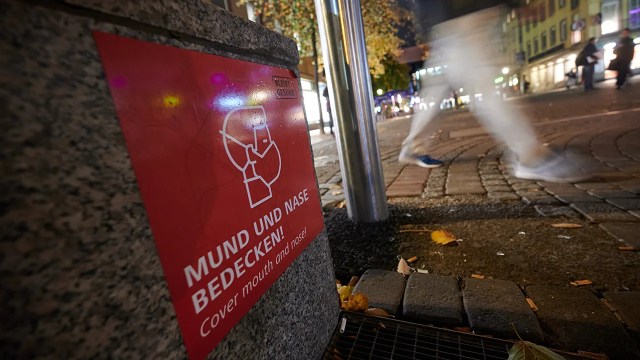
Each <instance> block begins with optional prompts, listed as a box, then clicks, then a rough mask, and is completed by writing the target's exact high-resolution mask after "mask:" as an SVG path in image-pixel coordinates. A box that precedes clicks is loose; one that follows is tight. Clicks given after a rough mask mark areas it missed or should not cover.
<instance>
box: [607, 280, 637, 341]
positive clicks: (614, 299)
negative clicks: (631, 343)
mask: <svg viewBox="0 0 640 360" xmlns="http://www.w3.org/2000/svg"><path fill="white" fill-rule="evenodd" d="M604 297H605V299H607V301H608V302H609V303H610V304H611V305H612V306H613V308H614V309H616V311H617V312H618V315H620V316H621V317H622V319H623V320H624V322H625V324H626V326H627V329H628V330H629V333H630V334H631V336H632V337H633V338H634V339H635V340H636V341H637V342H638V343H640V292H637V291H607V292H606V293H604Z"/></svg>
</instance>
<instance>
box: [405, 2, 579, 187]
mask: <svg viewBox="0 0 640 360" xmlns="http://www.w3.org/2000/svg"><path fill="white" fill-rule="evenodd" d="M502 14H504V9H503V8H500V7H495V8H490V9H486V10H482V11H478V12H475V13H473V14H470V15H465V16H463V17H460V18H457V19H454V20H449V21H447V22H444V23H441V24H439V25H436V26H434V28H433V31H432V38H433V39H432V42H431V49H432V50H431V51H430V56H429V59H428V60H427V63H426V64H425V68H428V67H439V66H443V65H447V67H446V70H444V71H443V72H442V73H441V74H437V75H435V76H432V77H429V78H428V79H426V77H422V78H421V80H422V81H423V84H422V88H421V91H420V97H421V98H423V99H427V98H435V99H442V98H443V97H445V96H447V95H448V94H449V93H450V91H451V89H452V88H453V89H457V88H460V87H462V86H464V87H465V88H469V89H474V91H476V92H478V93H480V94H482V95H481V101H477V102H476V103H475V105H474V107H473V113H474V114H475V115H476V116H477V118H478V120H479V121H480V123H481V124H482V125H483V126H484V127H485V128H486V129H487V130H488V131H489V132H490V133H491V135H493V136H494V137H495V138H496V139H497V140H500V141H502V142H504V143H505V144H506V145H507V147H509V149H510V150H511V151H512V152H513V154H514V155H515V159H514V160H515V161H514V163H515V164H514V175H515V176H516V177H518V178H521V179H528V180H545V181H551V182H577V181H580V180H583V179H585V178H587V177H588V176H587V175H586V174H585V173H583V172H582V171H581V170H580V169H579V167H578V166H579V164H576V163H574V162H573V161H571V160H569V159H568V158H567V157H566V156H564V155H562V154H557V153H555V152H553V151H551V150H549V149H548V148H547V147H545V146H543V145H542V144H541V143H540V141H539V140H538V137H537V136H536V134H535V131H534V130H533V127H532V126H531V124H530V123H529V121H528V119H527V116H526V114H524V113H523V112H522V111H521V110H520V109H519V108H518V107H517V106H515V105H514V104H513V103H512V102H505V101H502V99H501V98H500V97H499V96H497V95H496V94H495V85H494V82H493V80H494V78H495V76H496V74H500V63H501V58H500V57H499V56H498V55H497V53H496V51H495V49H502V43H501V41H502V36H501V34H500V33H499V32H498V31H499V29H497V28H496V27H495V26H492V25H491V24H495V23H497V21H498V19H499V18H501V17H502ZM470 69H472V71H470ZM437 111H439V107H438V106H431V107H429V108H428V109H427V110H425V111H420V112H418V113H417V114H416V115H415V116H414V117H413V120H412V122H411V129H410V131H409V135H407V138H406V139H405V140H404V142H403V143H402V149H401V151H400V155H399V159H398V160H399V162H401V163H407V164H413V165H417V166H421V167H425V168H434V167H438V166H441V165H442V161H440V160H438V159H434V158H432V157H430V156H429V155H427V152H428V139H429V138H430V134H431V132H432V131H433V128H432V124H433V120H434V118H435V116H436V114H437V113H436V112H437Z"/></svg>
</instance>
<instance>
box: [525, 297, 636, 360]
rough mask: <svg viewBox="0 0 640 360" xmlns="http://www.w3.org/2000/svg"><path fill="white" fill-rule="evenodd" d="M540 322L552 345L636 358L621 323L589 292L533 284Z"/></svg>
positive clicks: (618, 357) (622, 357) (572, 349)
mask: <svg viewBox="0 0 640 360" xmlns="http://www.w3.org/2000/svg"><path fill="white" fill-rule="evenodd" d="M526 291H527V294H529V296H530V297H531V298H532V299H533V301H534V302H535V304H536V306H537V307H538V312H537V313H536V314H537V316H538V319H539V320H540V324H541V325H542V328H543V329H544V331H545V334H546V335H547V340H548V341H549V343H550V344H551V345H552V346H557V347H562V348H564V349H568V350H570V351H579V350H582V351H590V352H597V353H604V354H606V355H608V356H609V357H611V358H612V359H637V358H638V356H640V353H638V349H637V348H635V346H634V345H633V341H632V340H631V338H630V337H629V335H628V334H627V333H626V331H625V330H624V328H623V327H622V324H621V323H620V321H618V319H616V317H615V316H614V315H613V314H612V313H611V311H609V309H608V308H607V307H606V306H605V305H604V304H603V303H602V301H600V300H599V299H598V298H597V297H596V296H595V295H593V294H592V293H591V292H589V291H587V290H584V289H577V288H569V287H551V286H541V285H532V286H529V287H527V288H526Z"/></svg>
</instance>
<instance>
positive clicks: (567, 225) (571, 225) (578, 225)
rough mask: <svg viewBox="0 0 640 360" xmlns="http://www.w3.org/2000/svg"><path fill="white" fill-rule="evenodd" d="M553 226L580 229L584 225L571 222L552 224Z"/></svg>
mask: <svg viewBox="0 0 640 360" xmlns="http://www.w3.org/2000/svg"><path fill="white" fill-rule="evenodd" d="M551 226H553V227H554V228H560V229H578V228H581V227H582V225H580V224H571V223H559V224H551Z"/></svg>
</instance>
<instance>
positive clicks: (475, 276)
mask: <svg viewBox="0 0 640 360" xmlns="http://www.w3.org/2000/svg"><path fill="white" fill-rule="evenodd" d="M471 278H472V279H484V275H480V274H471Z"/></svg>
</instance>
